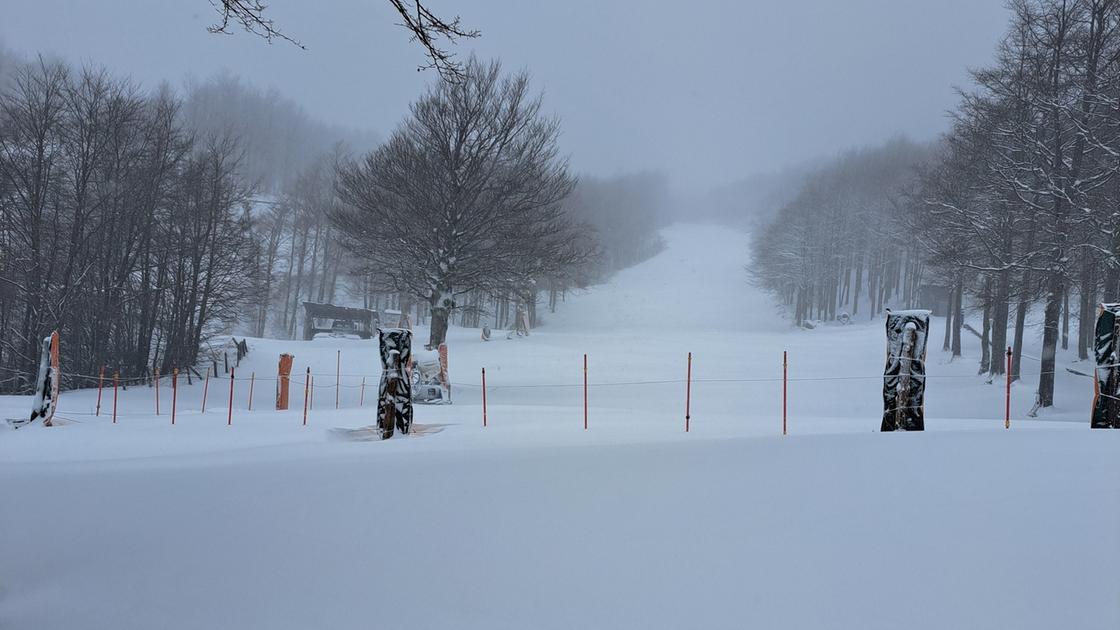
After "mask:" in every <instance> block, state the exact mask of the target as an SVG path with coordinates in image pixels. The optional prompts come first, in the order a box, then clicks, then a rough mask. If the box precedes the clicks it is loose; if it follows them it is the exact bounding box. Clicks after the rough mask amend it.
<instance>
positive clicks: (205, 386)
mask: <svg viewBox="0 0 1120 630" xmlns="http://www.w3.org/2000/svg"><path fill="white" fill-rule="evenodd" d="M209 391H210V368H209V367H207V368H206V381H205V382H204V383H203V384H202V413H206V394H207V393H208V392H209Z"/></svg>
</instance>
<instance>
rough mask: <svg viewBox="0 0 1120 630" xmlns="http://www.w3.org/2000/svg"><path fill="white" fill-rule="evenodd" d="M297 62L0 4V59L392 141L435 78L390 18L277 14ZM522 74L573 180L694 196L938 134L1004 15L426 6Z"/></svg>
mask: <svg viewBox="0 0 1120 630" xmlns="http://www.w3.org/2000/svg"><path fill="white" fill-rule="evenodd" d="M269 4H270V5H271V7H270V9H269V13H270V14H271V15H272V16H273V18H274V19H275V20H276V22H277V23H278V25H280V26H281V27H282V28H283V29H284V30H286V31H287V32H288V33H289V34H290V35H292V36H294V37H296V38H298V39H300V40H301V41H302V42H303V43H304V44H305V45H306V46H307V47H308V50H306V51H302V50H299V49H297V48H295V47H293V46H291V45H288V44H286V43H282V42H281V43H274V44H272V45H271V46H270V45H268V44H266V43H265V42H264V41H263V40H260V39H257V38H254V37H252V36H250V35H248V34H245V33H237V34H235V35H233V36H220V35H211V34H208V33H207V32H206V26H207V25H209V24H211V23H213V21H214V19H215V17H216V14H215V13H214V12H213V9H212V8H211V6H210V3H209V0H0V43H2V44H3V45H4V46H6V47H8V48H10V49H13V50H15V51H17V52H20V53H24V54H29V53H34V52H48V53H55V54H58V55H61V56H63V57H66V58H68V59H70V60H71V61H95V62H97V63H100V64H103V65H106V66H108V67H109V68H111V69H112V70H113V71H115V72H118V73H126V74H129V75H131V76H132V77H133V78H135V79H137V80H139V81H141V82H143V83H144V84H145V85H155V84H156V83H158V82H159V81H160V80H163V79H167V80H170V81H171V82H172V83H176V84H178V83H181V81H182V80H183V79H184V78H185V77H186V76H188V75H193V76H196V77H206V76H209V75H211V74H213V73H215V72H218V71H220V70H222V69H226V70H229V71H231V72H233V73H235V74H238V75H241V76H243V77H246V78H248V79H250V80H251V81H252V82H254V83H256V84H258V85H260V86H261V87H269V86H273V87H276V88H277V89H279V90H280V91H281V92H283V93H284V94H285V95H287V96H289V97H291V98H292V99H294V100H295V101H297V102H299V103H300V104H302V105H303V106H304V107H305V108H306V109H307V110H308V112H309V113H311V114H312V115H314V116H316V117H319V118H321V119H323V120H325V121H328V122H336V123H340V124H344V125H348V126H352V127H358V128H370V129H375V130H378V131H381V132H383V133H384V132H388V131H390V130H391V129H392V128H393V127H394V126H395V125H396V124H397V122H398V121H399V120H400V119H401V117H402V116H404V114H405V112H406V110H407V106H408V103H409V102H410V101H411V100H412V99H413V98H415V97H416V95H417V94H419V93H420V91H421V89H422V88H423V85H424V84H425V83H426V82H427V81H431V80H433V79H434V77H435V75H434V74H433V73H432V72H425V73H417V72H416V66H417V65H418V64H419V63H421V62H422V61H423V58H422V55H421V51H420V48H419V47H418V46H417V45H415V44H412V43H410V42H409V41H408V36H407V33H406V32H405V31H404V30H403V29H400V28H398V27H395V26H393V24H394V22H395V21H396V20H395V18H394V15H393V9H392V8H391V7H390V5H389V4H388V2H386V0H319V1H314V0H272V2H270V3H269ZM430 4H431V6H432V8H433V9H434V10H436V11H437V12H442V13H444V14H452V15H453V14H455V13H459V14H461V16H462V18H463V23H464V25H465V26H467V27H471V28H478V29H480V30H481V31H482V38H481V39H479V40H476V41H471V42H467V43H466V44H464V45H462V46H460V47H459V49H458V50H459V51H460V53H461V54H466V53H468V52H469V51H471V50H475V51H477V52H478V53H479V54H480V55H483V56H486V57H500V58H501V59H502V60H503V61H504V62H505V63H506V66H507V68H527V69H528V70H529V71H530V72H531V73H532V74H533V77H534V80H535V86H536V88H537V89H538V90H543V91H544V92H545V105H546V109H547V110H548V111H550V112H552V113H555V114H558V115H559V116H560V117H561V118H562V119H563V123H564V127H563V129H564V136H563V148H564V150H565V151H566V152H567V153H569V154H570V156H571V159H572V164H573V166H574V167H575V168H576V170H578V171H580V172H589V173H596V174H603V175H609V174H613V173H617V172H623V171H631V170H638V169H658V170H662V171H664V172H666V173H668V174H669V175H670V176H671V178H672V181H673V182H674V184H675V185H676V186H678V187H681V188H684V189H698V188H703V187H707V186H711V185H716V184H721V183H725V182H728V181H732V180H736V179H739V178H741V177H743V176H745V175H747V174H750V173H753V172H759V171H770V170H774V169H777V168H780V167H782V166H784V165H787V164H790V163H793V162H796V161H800V160H803V159H807V158H812V157H817V156H820V155H822V154H831V153H834V152H836V151H838V150H840V149H843V148H845V147H849V146H853V145H864V144H869V143H873V142H878V141H880V140H883V139H885V138H887V137H889V136H891V135H894V134H898V133H905V134H908V135H910V136H912V137H915V138H918V139H924V138H930V137H932V136H934V135H935V134H937V133H938V132H940V131H942V130H944V129H945V128H946V126H947V120H946V117H945V111H946V110H947V109H949V108H951V107H952V106H953V105H954V103H955V102H956V96H955V94H954V92H953V87H954V86H955V85H962V84H965V83H966V82H967V69H968V68H969V67H976V66H979V65H984V64H986V63H988V62H989V60H990V59H991V58H992V55H993V52H994V50H995V44H996V41H997V39H998V38H999V37H1000V35H1001V34H1002V32H1003V30H1004V24H1005V21H1006V19H1007V13H1006V10H1005V9H1004V8H1003V2H1002V0H938V1H930V0H844V1H837V0H800V1H798V2H782V1H778V0H769V1H766V2H759V1H754V0H742V1H738V2H736V1H734V0H729V1H719V0H696V1H689V2H683V1H680V0H678V1H675V2H667V1H661V2H655V1H652V0H648V1H642V0H617V1H612V0H552V1H549V2H543V1H531V0H487V1H483V2H477V1H476V2H454V1H453V0H436V1H434V2H432V3H430Z"/></svg>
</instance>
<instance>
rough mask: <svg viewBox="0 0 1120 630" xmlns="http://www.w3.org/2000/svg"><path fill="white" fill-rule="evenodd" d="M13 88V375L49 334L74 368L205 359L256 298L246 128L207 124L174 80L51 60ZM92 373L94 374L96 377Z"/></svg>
mask: <svg viewBox="0 0 1120 630" xmlns="http://www.w3.org/2000/svg"><path fill="white" fill-rule="evenodd" d="M6 83H7V88H6V89H5V90H4V92H3V93H2V95H0V330H2V331H3V334H0V384H2V387H3V390H4V391H27V390H28V389H29V388H30V387H31V382H30V381H31V380H32V379H33V378H34V376H33V374H32V372H33V370H32V369H30V368H31V367H32V366H34V365H36V364H37V360H38V359H37V357H38V353H39V341H40V339H41V338H42V337H43V335H45V334H47V333H48V332H49V331H50V330H52V329H57V330H59V331H60V332H61V334H62V338H63V339H64V343H63V346H62V354H63V357H64V360H65V362H66V365H67V371H68V372H71V373H76V374H86V375H94V374H97V373H98V370H99V369H100V368H101V367H102V366H109V368H110V370H112V371H117V370H119V371H120V372H121V374H122V375H123V376H136V375H142V374H147V373H149V372H150V371H151V370H152V369H155V368H160V367H162V368H163V369H164V371H165V372H166V371H168V370H169V369H170V368H171V367H172V366H188V365H193V364H194V363H195V361H196V359H197V355H198V349H199V347H200V345H201V344H202V342H203V341H204V340H205V337H206V335H207V334H208V333H209V332H210V330H211V328H212V327H213V326H214V325H215V324H216V323H217V322H223V321H232V320H233V319H234V318H235V317H236V314H237V308H238V306H239V305H240V304H241V302H242V300H244V299H246V298H247V292H248V289H249V287H248V278H249V277H250V276H251V275H252V274H251V263H252V256H253V252H254V247H255V245H254V241H253V239H252V238H251V230H250V217H249V216H248V215H247V213H246V211H245V202H246V200H247V198H248V197H249V195H250V194H251V192H252V189H251V187H250V186H249V185H248V184H247V183H246V181H245V180H244V178H242V177H241V176H240V175H239V173H238V161H239V158H240V151H239V148H238V143H237V139H236V138H233V137H229V136H224V135H208V136H199V135H196V134H193V133H191V132H190V131H188V130H187V129H185V128H184V126H183V125H182V123H181V120H180V115H179V112H180V108H181V105H182V101H181V99H180V98H178V97H177V96H175V95H174V94H172V93H171V92H170V91H169V90H167V89H160V90H157V91H155V92H154V93H151V94H144V93H142V92H141V91H140V90H139V89H138V88H137V87H136V86H135V85H134V84H132V83H131V82H130V81H127V80H123V79H118V78H115V77H113V76H111V75H110V74H109V73H108V72H107V71H105V70H100V69H96V68H83V69H74V68H70V67H68V66H66V65H65V64H62V63H57V62H46V61H44V60H39V61H38V62H36V63H32V64H28V65H24V66H22V67H19V68H18V69H16V70H15V71H14V73H12V74H11V75H10V76H8V77H7V79H6ZM85 384H88V383H85Z"/></svg>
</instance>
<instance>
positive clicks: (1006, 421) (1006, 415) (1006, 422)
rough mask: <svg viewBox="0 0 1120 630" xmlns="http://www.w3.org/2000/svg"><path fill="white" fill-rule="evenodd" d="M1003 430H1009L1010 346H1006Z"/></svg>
mask: <svg viewBox="0 0 1120 630" xmlns="http://www.w3.org/2000/svg"><path fill="white" fill-rule="evenodd" d="M1003 428H1005V429H1010V428H1011V346H1007V406H1006V408H1005V409H1004V412H1003Z"/></svg>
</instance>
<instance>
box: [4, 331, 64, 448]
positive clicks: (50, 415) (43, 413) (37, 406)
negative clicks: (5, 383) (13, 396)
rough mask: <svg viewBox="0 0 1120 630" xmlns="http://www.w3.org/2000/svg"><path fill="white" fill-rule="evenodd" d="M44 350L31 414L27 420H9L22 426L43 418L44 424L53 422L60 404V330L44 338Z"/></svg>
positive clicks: (41, 355)
mask: <svg viewBox="0 0 1120 630" xmlns="http://www.w3.org/2000/svg"><path fill="white" fill-rule="evenodd" d="M42 349H43V350H42V352H41V353H40V355H39V378H38V379H37V380H36V381H35V396H34V397H33V398H32V399H31V416H30V417H29V418H28V419H27V420H16V421H9V422H10V423H11V424H12V425H13V426H16V427H20V426H23V425H25V424H31V423H32V422H35V421H36V420H42V421H43V426H45V427H49V426H51V425H52V423H53V419H54V412H55V408H56V407H57V406H58V393H59V392H58V386H59V375H60V372H59V369H58V331H57V330H56V331H54V332H52V333H51V334H50V335H49V336H47V337H44V338H43V345H42Z"/></svg>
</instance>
